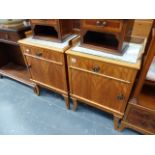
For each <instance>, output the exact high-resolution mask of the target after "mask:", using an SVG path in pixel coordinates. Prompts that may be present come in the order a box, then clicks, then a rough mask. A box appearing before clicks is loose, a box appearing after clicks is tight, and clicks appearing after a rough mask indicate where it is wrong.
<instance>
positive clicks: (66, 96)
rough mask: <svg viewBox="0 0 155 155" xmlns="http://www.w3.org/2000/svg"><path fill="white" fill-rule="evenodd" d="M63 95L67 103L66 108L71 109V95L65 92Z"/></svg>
mask: <svg viewBox="0 0 155 155" xmlns="http://www.w3.org/2000/svg"><path fill="white" fill-rule="evenodd" d="M63 97H64V100H65V103H66V108H67V109H70V103H69V96H68V95H64V94H63Z"/></svg>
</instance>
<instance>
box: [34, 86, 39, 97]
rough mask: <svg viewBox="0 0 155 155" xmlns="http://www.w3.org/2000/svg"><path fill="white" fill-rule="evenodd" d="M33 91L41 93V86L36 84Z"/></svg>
mask: <svg viewBox="0 0 155 155" xmlns="http://www.w3.org/2000/svg"><path fill="white" fill-rule="evenodd" d="M33 91H34V93H35V94H36V95H38V96H39V95H40V88H39V86H37V85H36V86H35V87H34V88H33Z"/></svg>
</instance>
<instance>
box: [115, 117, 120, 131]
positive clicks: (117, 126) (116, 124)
mask: <svg viewBox="0 0 155 155" xmlns="http://www.w3.org/2000/svg"><path fill="white" fill-rule="evenodd" d="M119 121H120V118H119V117H118V116H114V128H115V130H118V129H119Z"/></svg>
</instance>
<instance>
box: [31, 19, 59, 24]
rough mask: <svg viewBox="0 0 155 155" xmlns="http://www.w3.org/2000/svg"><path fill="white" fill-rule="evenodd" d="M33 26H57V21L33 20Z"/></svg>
mask: <svg viewBox="0 0 155 155" xmlns="http://www.w3.org/2000/svg"><path fill="white" fill-rule="evenodd" d="M31 22H32V24H41V25H42V24H43V25H55V24H57V19H31Z"/></svg>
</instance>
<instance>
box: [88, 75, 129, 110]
mask: <svg viewBox="0 0 155 155" xmlns="http://www.w3.org/2000/svg"><path fill="white" fill-rule="evenodd" d="M89 81H90V82H91V85H90V88H89V91H90V93H91V94H90V100H91V101H94V102H96V103H99V104H100V105H103V106H106V107H108V108H111V109H113V110H116V111H119V112H122V111H123V109H124V107H125V104H126V102H127V99H128V91H129V84H126V83H122V82H120V81H116V80H113V79H109V78H105V77H102V76H99V75H93V74H92V75H91V76H90V79H89Z"/></svg>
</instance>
